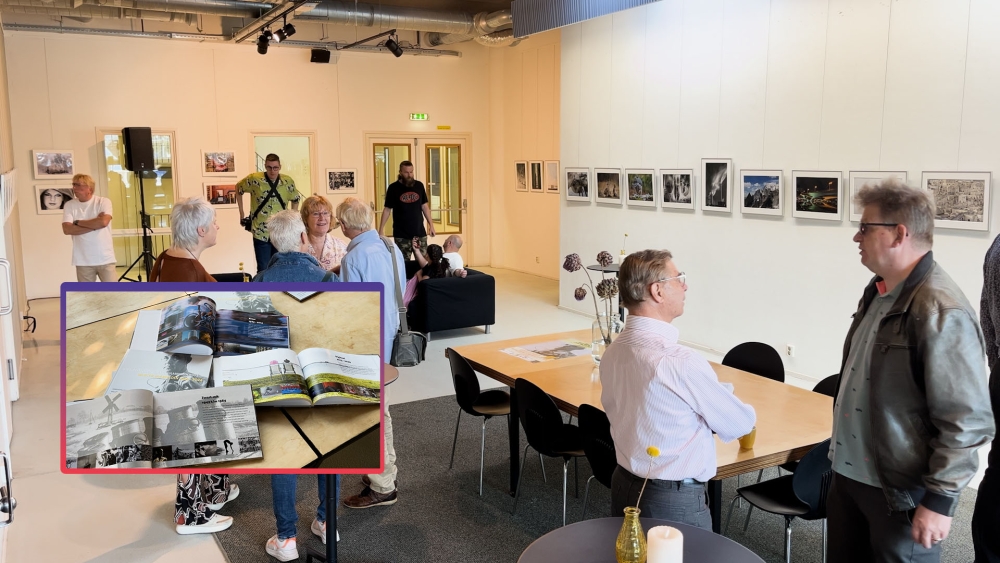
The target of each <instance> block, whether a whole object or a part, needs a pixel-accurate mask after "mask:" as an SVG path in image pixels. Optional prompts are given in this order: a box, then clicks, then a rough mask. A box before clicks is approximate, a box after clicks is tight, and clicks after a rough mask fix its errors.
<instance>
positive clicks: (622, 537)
mask: <svg viewBox="0 0 1000 563" xmlns="http://www.w3.org/2000/svg"><path fill="white" fill-rule="evenodd" d="M639 512H640V511H639V509H638V508H636V507H634V506H629V507H627V508H626V509H625V521H624V522H622V529H621V531H620V532H618V540H617V541H615V557H616V558H617V560H618V563H646V534H644V533H643V531H642V525H641V524H639Z"/></svg>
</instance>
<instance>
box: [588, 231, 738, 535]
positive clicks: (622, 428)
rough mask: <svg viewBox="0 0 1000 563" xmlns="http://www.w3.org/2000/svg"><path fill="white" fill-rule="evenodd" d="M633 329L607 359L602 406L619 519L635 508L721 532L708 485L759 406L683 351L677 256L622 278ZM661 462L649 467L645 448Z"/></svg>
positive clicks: (625, 267)
mask: <svg viewBox="0 0 1000 563" xmlns="http://www.w3.org/2000/svg"><path fill="white" fill-rule="evenodd" d="M618 290H619V294H620V297H619V299H620V301H621V304H622V305H624V306H625V308H627V309H628V312H629V316H628V321H627V322H626V323H625V328H624V330H622V333H621V334H620V335H619V336H618V338H617V339H616V340H615V341H614V342H612V343H611V345H610V346H608V349H607V351H606V352H605V353H604V356H602V357H601V368H600V369H601V386H602V391H601V404H602V405H603V406H604V411H605V412H606V413H607V414H608V419H609V420H610V421H611V436H612V438H614V442H615V455H616V456H617V458H618V467H617V468H616V469H615V472H614V474H613V475H612V477H611V511H612V514H613V515H618V516H620V515H621V514H622V513H623V510H624V509H625V507H627V506H635V505H636V502H637V500H638V497H639V493H640V491H641V490H642V488H643V482H644V478H645V477H646V476H647V475H648V476H649V482H648V483H647V484H646V485H645V487H646V490H645V492H644V493H643V494H642V503H641V504H640V505H639V509H640V510H641V511H642V516H643V517H648V518H662V519H665V520H672V521H674V522H681V523H684V524H689V525H692V526H698V527H700V528H704V529H706V530H711V529H712V516H711V513H710V512H709V508H708V491H707V489H706V487H705V482H706V481H708V480H709V479H711V478H712V477H714V476H715V472H716V458H715V438H713V436H712V433H713V432H715V433H717V434H718V435H719V438H721V439H722V440H723V441H725V442H729V441H732V440H735V439H737V438H739V437H740V436H744V435H746V434H749V433H750V431H751V430H753V427H754V423H755V422H756V420H757V417H756V413H754V410H753V407H751V406H750V405H747V404H744V403H743V402H742V401H740V400H739V399H737V398H736V396H735V395H733V393H732V386H728V387H727V386H725V385H723V384H722V383H719V379H718V377H717V376H716V375H715V371H714V370H713V369H712V367H711V366H710V365H709V364H708V361H707V360H705V358H703V357H702V356H700V355H699V354H698V353H697V352H695V351H694V350H692V349H691V348H688V347H687V346H682V345H681V344H679V343H678V336H679V333H678V331H677V328H676V327H674V325H672V324H671V323H672V322H673V320H674V319H676V318H677V317H679V316H681V315H682V314H683V313H684V294H685V292H686V291H687V276H685V274H684V273H683V272H678V271H677V266H676V265H674V262H673V259H672V256H671V254H670V252H668V251H666V250H643V251H641V252H636V253H633V254H630V255H628V257H626V258H625V260H624V261H623V262H622V265H621V268H620V270H619V272H618ZM649 446H655V447H656V448H657V449H659V456H658V457H656V458H655V459H652V460H651V459H650V456H649V454H648V453H647V451H646V449H647V448H648V447H649Z"/></svg>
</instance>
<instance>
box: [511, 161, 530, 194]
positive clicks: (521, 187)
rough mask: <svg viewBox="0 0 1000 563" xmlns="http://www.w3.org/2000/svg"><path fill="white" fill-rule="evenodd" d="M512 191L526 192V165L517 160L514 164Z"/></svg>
mask: <svg viewBox="0 0 1000 563" xmlns="http://www.w3.org/2000/svg"><path fill="white" fill-rule="evenodd" d="M514 191H517V192H526V191H528V163H527V162H526V161H523V160H519V161H517V162H515V163H514Z"/></svg>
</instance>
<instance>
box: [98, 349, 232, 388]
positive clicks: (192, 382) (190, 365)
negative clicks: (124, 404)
mask: <svg viewBox="0 0 1000 563" xmlns="http://www.w3.org/2000/svg"><path fill="white" fill-rule="evenodd" d="M211 372H212V357H211V356H192V355H191V354H165V353H163V352H148V351H146V350H128V351H126V352H125V357H124V358H122V363H121V364H119V365H118V370H117V371H115V374H114V377H112V378H111V384H110V385H108V390H107V391H105V393H112V392H115V391H122V390H125V389H147V390H149V391H152V392H154V393H168V392H171V391H183V390H185V389H202V388H205V387H207V386H208V379H209V375H210V374H211Z"/></svg>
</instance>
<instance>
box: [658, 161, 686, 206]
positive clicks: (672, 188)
mask: <svg viewBox="0 0 1000 563" xmlns="http://www.w3.org/2000/svg"><path fill="white" fill-rule="evenodd" d="M659 176H660V193H661V194H662V196H661V197H660V206H661V207H663V208H664V209H694V192H695V188H694V170H691V169H680V170H675V169H663V168H661V169H660V170H659Z"/></svg>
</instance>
